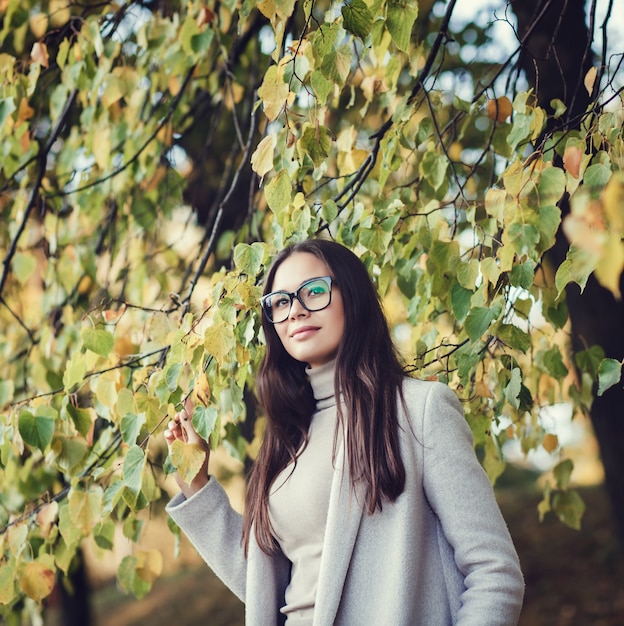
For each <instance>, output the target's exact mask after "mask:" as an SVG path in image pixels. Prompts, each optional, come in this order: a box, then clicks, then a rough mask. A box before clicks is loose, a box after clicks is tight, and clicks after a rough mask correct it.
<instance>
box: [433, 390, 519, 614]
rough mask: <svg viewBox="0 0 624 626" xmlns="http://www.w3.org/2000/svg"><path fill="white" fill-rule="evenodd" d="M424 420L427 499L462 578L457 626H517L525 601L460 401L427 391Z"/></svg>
mask: <svg viewBox="0 0 624 626" xmlns="http://www.w3.org/2000/svg"><path fill="white" fill-rule="evenodd" d="M423 420H424V421H423V424H422V428H423V439H424V441H423V446H424V466H423V471H424V476H423V481H424V488H425V494H426V497H427V499H428V501H429V503H430V505H431V507H432V508H433V510H434V512H435V514H436V516H437V517H438V519H439V521H440V525H441V529H442V532H443V534H444V538H445V539H446V541H447V542H448V544H449V545H450V546H451V549H452V551H453V553H454V559H455V563H456V565H457V568H458V570H459V571H460V572H461V574H462V575H463V577H464V591H463V593H462V595H461V606H460V607H459V611H458V613H457V624H458V625H462V626H468V625H469V624H470V625H474V626H477V625H479V626H485V625H491V626H494V625H496V626H512V625H515V624H517V622H518V619H519V615H520V609H521V607H522V600H523V596H524V580H523V576H522V571H521V569H520V563H519V560H518V555H517V553H516V550H515V548H514V545H513V542H512V539H511V536H510V534H509V531H508V529H507V525H506V524H505V521H504V519H503V516H502V514H501V512H500V509H499V507H498V504H497V502H496V499H495V496H494V491H493V489H492V486H491V484H490V481H489V479H488V477H487V475H486V473H485V471H484V470H483V468H482V467H481V464H480V463H479V461H478V459H477V457H476V455H475V452H474V448H473V445H472V433H471V432H470V428H469V426H468V424H467V422H466V420H465V418H464V415H463V411H462V409H461V405H460V403H459V400H458V398H457V396H456V395H455V394H454V393H453V391H452V390H451V389H449V388H448V387H447V386H446V385H443V384H441V383H435V384H433V385H431V387H430V390H429V393H428V395H427V399H426V403H425V410H424V415H423Z"/></svg>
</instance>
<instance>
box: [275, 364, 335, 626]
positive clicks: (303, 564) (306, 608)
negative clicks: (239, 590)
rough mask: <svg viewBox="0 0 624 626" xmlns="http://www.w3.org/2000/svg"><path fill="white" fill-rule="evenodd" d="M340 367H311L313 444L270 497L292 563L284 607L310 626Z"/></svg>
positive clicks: (294, 625) (294, 622) (296, 624)
mask: <svg viewBox="0 0 624 626" xmlns="http://www.w3.org/2000/svg"><path fill="white" fill-rule="evenodd" d="M334 366H335V362H334V361H331V362H330V363H326V364H325V365H322V366H320V367H317V368H314V369H310V368H308V369H307V370H306V371H307V374H308V376H309V378H310V384H311V385H312V391H313V392H314V398H315V400H316V412H315V413H314V414H313V416H312V420H311V422H310V429H309V440H308V444H307V446H306V447H305V449H304V450H303V452H302V453H301V455H300V456H299V457H298V458H297V462H296V463H295V464H294V465H293V464H291V465H289V466H288V467H286V468H285V469H284V470H283V471H282V472H281V473H280V474H278V476H277V478H276V479H275V481H274V483H273V486H272V488H271V493H270V496H269V517H270V520H271V524H272V526H273V530H274V532H275V534H276V539H277V541H278V542H279V545H280V547H281V549H282V552H283V553H284V554H285V555H286V556H287V557H288V559H289V561H290V562H291V563H292V570H291V579H290V584H289V585H288V587H287V589H286V594H285V600H286V604H285V606H284V607H283V608H282V609H281V612H282V613H283V614H284V615H285V616H286V623H287V625H288V626H310V625H311V624H312V619H313V614H314V603H315V598H316V588H317V583H318V576H319V568H320V564H321V553H322V548H323V540H324V538H325V524H326V520H327V511H328V508H329V494H330V488H331V483H332V478H333V463H332V455H333V444H334V430H335V426H336V419H337V417H336V416H337V413H336V398H335V396H334Z"/></svg>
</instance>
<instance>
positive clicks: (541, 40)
mask: <svg viewBox="0 0 624 626" xmlns="http://www.w3.org/2000/svg"><path fill="white" fill-rule="evenodd" d="M511 5H512V8H513V10H514V12H515V14H516V16H517V18H518V35H519V36H520V38H522V37H523V36H525V35H526V33H529V35H528V37H527V40H526V42H525V49H524V51H523V53H522V55H521V57H520V64H521V67H522V69H523V70H524V72H525V74H526V76H527V79H528V81H529V83H530V85H531V86H532V87H533V88H534V89H535V92H536V95H537V100H538V104H539V105H540V106H542V107H543V108H545V109H546V110H548V111H550V110H551V107H550V102H551V100H552V99H554V98H558V99H560V100H562V101H563V102H564V103H565V104H566V106H567V107H568V110H567V113H566V115H565V116H564V118H563V119H562V120H561V122H560V124H561V126H562V127H564V128H569V129H572V128H575V127H578V126H579V124H580V121H581V118H582V116H583V114H584V112H585V111H586V109H587V106H588V105H589V104H590V101H591V100H590V95H589V94H588V92H587V90H586V89H585V86H584V82H583V79H584V77H585V74H586V73H587V71H588V69H589V68H590V67H591V65H592V52H591V47H590V44H591V40H590V38H591V33H590V32H589V30H588V28H587V26H586V23H585V2H584V0H512V2H511ZM552 130H554V128H553V127H551V128H549V129H547V132H548V131H552ZM560 206H561V209H562V212H563V214H564V215H565V214H566V212H567V211H569V205H568V202H567V199H566V200H564V201H563V202H562V203H561V205H560ZM567 249H568V242H567V241H566V240H565V236H564V235H563V233H562V232H561V229H560V231H559V233H558V236H557V243H556V245H555V246H554V248H553V249H552V250H551V251H550V259H551V260H552V262H553V265H554V267H559V265H560V264H561V263H562V262H563V261H564V259H565V254H566V251H567ZM620 287H621V289H622V288H624V277H621V280H620ZM566 300H567V305H568V311H569V315H570V322H571V327H572V347H573V350H574V351H575V352H578V351H580V350H584V349H587V348H589V347H590V346H593V345H599V346H601V347H602V348H603V349H604V351H605V356H607V357H610V358H613V359H617V360H621V359H622V358H623V357H624V303H623V302H622V301H621V300H620V301H618V300H616V299H615V298H614V296H613V294H612V293H611V292H610V291H608V290H607V289H604V288H603V287H602V286H601V285H600V284H599V283H598V282H597V281H596V279H595V278H594V276H591V277H590V278H589V281H588V283H587V285H586V287H585V290H584V291H583V292H582V293H581V292H580V289H579V287H578V285H575V284H571V285H569V286H568V288H567V290H566ZM591 420H592V424H593V427H594V432H595V434H596V439H597V441H598V444H599V447H600V454H601V457H602V463H603V466H604V471H605V484H606V488H607V491H608V493H609V496H610V500H611V504H612V509H613V513H614V516H615V522H616V525H617V528H618V532H619V537H620V542H621V544H622V545H623V546H624V454H623V453H622V451H623V450H624V388H622V385H619V386H616V387H612V388H611V389H609V390H608V391H607V392H606V393H605V394H604V395H603V396H601V397H598V396H597V395H596V397H595V400H594V403H593V406H592V409H591Z"/></svg>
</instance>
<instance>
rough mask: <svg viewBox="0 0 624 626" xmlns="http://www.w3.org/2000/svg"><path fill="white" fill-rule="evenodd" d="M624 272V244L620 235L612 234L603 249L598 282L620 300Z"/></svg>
mask: <svg viewBox="0 0 624 626" xmlns="http://www.w3.org/2000/svg"><path fill="white" fill-rule="evenodd" d="M623 271H624V243H622V241H621V236H620V234H619V233H610V234H609V236H608V237H607V241H606V242H605V245H604V248H603V254H602V258H601V259H600V261H599V262H598V265H597V266H596V278H597V279H598V282H599V283H600V284H601V285H602V286H603V287H605V288H606V289H608V290H609V291H611V293H612V294H613V295H614V296H615V297H616V298H617V299H618V300H620V299H621V298H622V293H621V292H620V276H621V275H622V272H623Z"/></svg>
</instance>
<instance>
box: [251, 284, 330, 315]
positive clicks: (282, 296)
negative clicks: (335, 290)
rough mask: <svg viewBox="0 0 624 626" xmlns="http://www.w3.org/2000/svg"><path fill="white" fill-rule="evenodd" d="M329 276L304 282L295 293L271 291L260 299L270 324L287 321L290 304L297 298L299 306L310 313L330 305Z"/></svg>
mask: <svg viewBox="0 0 624 626" xmlns="http://www.w3.org/2000/svg"><path fill="white" fill-rule="evenodd" d="M333 280H334V279H333V278H332V277H331V276H321V277H319V278H311V279H310V280H306V282H305V283H303V285H301V286H300V287H299V289H297V290H296V291H293V292H291V293H289V292H288V291H272V292H271V293H267V294H266V296H262V298H260V303H261V304H262V310H263V311H264V313H265V315H266V316H267V319H268V320H269V322H271V323H272V324H279V323H280V322H283V321H284V320H286V319H288V316H289V315H290V309H291V308H292V303H293V301H294V300H295V298H297V300H299V302H300V304H301V306H302V307H303V308H304V309H305V310H306V311H310V312H311V313H312V312H314V311H321V310H323V309H325V308H327V307H328V306H329V305H330V303H331V288H332V281H333Z"/></svg>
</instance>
